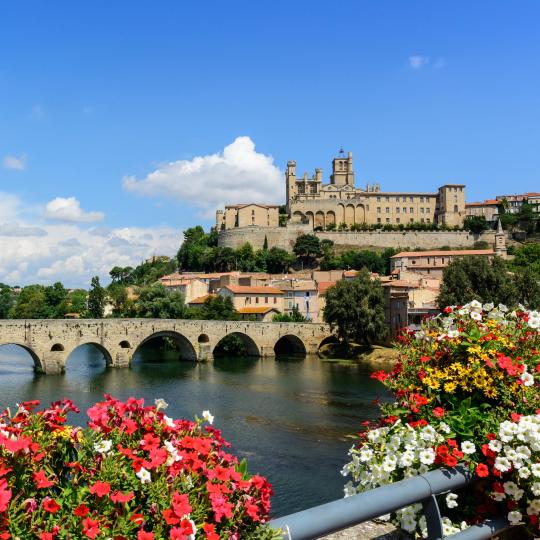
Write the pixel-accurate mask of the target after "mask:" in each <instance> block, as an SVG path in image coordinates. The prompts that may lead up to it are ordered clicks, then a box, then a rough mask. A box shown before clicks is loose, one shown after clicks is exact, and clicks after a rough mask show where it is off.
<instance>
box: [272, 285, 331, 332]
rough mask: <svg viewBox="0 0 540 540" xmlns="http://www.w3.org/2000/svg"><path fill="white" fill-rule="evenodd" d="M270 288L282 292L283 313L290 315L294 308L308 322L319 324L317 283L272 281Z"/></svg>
mask: <svg viewBox="0 0 540 540" xmlns="http://www.w3.org/2000/svg"><path fill="white" fill-rule="evenodd" d="M269 285H270V286H271V287H276V288H278V289H280V290H282V291H283V293H284V298H283V313H286V314H288V315H290V314H291V313H292V311H293V309H294V308H295V307H296V309H298V311H299V313H300V314H301V315H302V316H303V317H305V318H306V319H307V320H308V321H312V322H320V314H319V292H318V290H317V283H316V282H315V281H314V280H312V279H294V278H285V279H273V280H271V281H270V282H269Z"/></svg>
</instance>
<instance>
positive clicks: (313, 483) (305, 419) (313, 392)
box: [0, 344, 385, 515]
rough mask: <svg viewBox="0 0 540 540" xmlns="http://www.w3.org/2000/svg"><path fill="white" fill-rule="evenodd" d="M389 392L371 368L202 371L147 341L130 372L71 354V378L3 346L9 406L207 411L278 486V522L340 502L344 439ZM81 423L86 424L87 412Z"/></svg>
mask: <svg viewBox="0 0 540 540" xmlns="http://www.w3.org/2000/svg"><path fill="white" fill-rule="evenodd" d="M382 392H384V387H383V386H382V385H381V384H380V383H378V382H377V381H373V380H371V379H370V378H369V369H367V368H365V367H361V366H358V365H356V364H353V363H346V362H345V363H336V362H323V361H321V360H320V359H319V358H317V357H306V358H299V357H293V358H287V357H278V358H277V359H257V358H251V357H246V358H231V357H221V358H216V360H215V362H214V363H213V364H212V363H208V364H200V363H196V362H190V361H186V360H179V358H178V353H177V352H176V351H174V350H163V349H158V348H156V347H152V346H150V344H148V346H143V347H141V349H140V350H139V351H138V352H137V353H136V356H135V358H134V360H133V362H132V366H131V368H130V369H106V367H105V359H104V357H103V354H102V353H101V351H100V350H99V348H97V347H94V346H92V345H84V346H81V347H79V348H77V349H76V350H75V351H73V353H72V354H71V355H70V358H69V359H68V362H67V365H66V372H65V373H64V374H62V375H37V374H35V373H34V372H33V361H32V358H31V357H30V355H29V354H28V353H27V352H26V351H25V350H24V349H22V348H20V347H15V346H2V347H0V407H2V408H4V407H6V406H8V405H12V404H14V403H16V402H18V401H22V400H24V399H31V398H37V399H40V400H41V401H42V402H45V403H47V402H50V401H54V400H57V399H59V398H62V397H68V398H71V399H73V400H74V401H75V402H76V403H77V404H78V405H79V407H80V408H81V410H83V411H84V410H85V409H86V408H87V407H89V406H90V405H91V404H92V403H94V402H95V401H96V400H99V399H101V398H102V396H103V393H110V394H112V395H114V396H117V397H119V398H121V399H125V398H127V397H129V396H131V395H134V396H137V397H144V398H145V399H146V400H147V401H148V402H150V403H152V402H153V400H154V399H155V398H157V397H161V398H163V399H165V400H166V401H167V402H168V403H169V409H168V411H167V412H168V413H169V414H170V415H171V416H183V417H193V416H194V415H195V414H199V415H200V414H201V412H202V411H203V410H205V409H209V410H210V411H211V412H212V414H214V415H215V418H216V419H215V425H216V426H217V427H219V428H220V429H222V430H223V434H224V436H225V438H227V439H228V440H229V441H230V442H231V443H232V444H233V451H234V452H235V453H236V454H237V455H239V457H240V458H242V457H246V458H248V459H249V466H250V471H251V472H260V473H262V474H265V475H266V476H268V477H269V479H270V481H271V482H272V483H273V484H274V489H275V492H276V495H275V497H274V499H273V503H274V513H275V514H276V515H279V514H283V513H285V512H292V511H296V510H300V509H302V508H306V507H308V506H313V505H315V504H321V503H323V502H326V501H328V500H331V499H334V498H338V497H340V496H341V495H342V485H343V478H342V477H341V475H340V474H339V471H340V469H341V467H342V466H343V464H344V463H345V461H346V459H347V449H348V447H349V446H350V445H351V441H350V439H348V438H347V435H349V434H351V433H354V432H356V431H357V430H358V427H359V425H360V422H361V421H363V420H365V419H368V418H373V417H375V415H376V414H377V412H376V409H375V408H374V407H373V405H372V402H373V400H374V399H376V398H377V397H379V396H380V395H381V393H382ZM383 397H385V395H383ZM78 418H79V422H80V423H84V422H85V418H84V415H79V417H78Z"/></svg>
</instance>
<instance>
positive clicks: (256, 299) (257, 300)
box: [255, 296, 259, 304]
mask: <svg viewBox="0 0 540 540" xmlns="http://www.w3.org/2000/svg"><path fill="white" fill-rule="evenodd" d="M255 303H256V304H258V303H259V297H258V296H256V297H255Z"/></svg>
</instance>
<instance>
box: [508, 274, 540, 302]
mask: <svg viewBox="0 0 540 540" xmlns="http://www.w3.org/2000/svg"><path fill="white" fill-rule="evenodd" d="M514 282H515V286H516V289H517V295H518V299H519V302H520V303H521V304H523V305H524V306H526V307H528V308H529V309H539V308H540V281H539V276H538V274H537V273H535V272H534V271H533V270H532V269H531V268H525V270H522V271H520V272H517V273H516V274H515V276H514Z"/></svg>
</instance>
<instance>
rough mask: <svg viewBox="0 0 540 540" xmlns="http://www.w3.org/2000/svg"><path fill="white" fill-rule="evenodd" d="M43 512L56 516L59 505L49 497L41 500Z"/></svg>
mask: <svg viewBox="0 0 540 540" xmlns="http://www.w3.org/2000/svg"><path fill="white" fill-rule="evenodd" d="M43 510H45V512H49V513H50V514H56V512H58V510H60V505H59V504H58V503H57V502H56V501H55V500H54V499H51V498H50V497H46V498H45V499H43Z"/></svg>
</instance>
